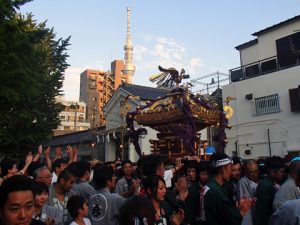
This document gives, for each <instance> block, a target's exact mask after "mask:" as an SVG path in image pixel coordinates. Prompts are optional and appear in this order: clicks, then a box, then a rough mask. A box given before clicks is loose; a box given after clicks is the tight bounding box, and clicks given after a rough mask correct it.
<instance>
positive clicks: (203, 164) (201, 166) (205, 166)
mask: <svg viewBox="0 0 300 225" xmlns="http://www.w3.org/2000/svg"><path fill="white" fill-rule="evenodd" d="M209 170H210V162H209V161H203V160H201V161H200V163H198V164H197V173H198V174H200V173H201V172H203V171H208V172H209Z"/></svg>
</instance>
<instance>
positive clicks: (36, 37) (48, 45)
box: [0, 0, 70, 153]
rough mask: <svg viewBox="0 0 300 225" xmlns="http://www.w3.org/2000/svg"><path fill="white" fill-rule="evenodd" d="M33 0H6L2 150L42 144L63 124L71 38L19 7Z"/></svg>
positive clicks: (0, 8) (0, 2)
mask: <svg viewBox="0 0 300 225" xmlns="http://www.w3.org/2000/svg"><path fill="white" fill-rule="evenodd" d="M26 2H28V0H0V115H1V117H0V149H1V152H6V153H9V152H21V151H26V150H28V149H31V148H32V147H33V146H36V145H38V144H39V143H41V142H42V141H43V140H45V139H46V138H47V137H49V135H50V134H51V131H52V130H53V129H55V128H56V127H57V126H58V124H59V118H58V113H59V112H60V111H61V106H60V105H59V104H58V103H57V102H56V101H55V97H56V96H58V95H60V94H61V88H62V84H63V80H64V71H65V69H66V68H67V67H68V64H67V58H68V54H67V53H66V51H67V47H68V46H69V39H70V37H68V38H66V39H58V40H56V35H55V33H54V30H53V29H49V28H47V27H46V22H43V23H37V22H36V21H34V19H33V16H32V15H31V14H28V15H21V14H19V13H18V12H17V10H18V9H19V7H20V6H22V5H23V4H25V3H26Z"/></svg>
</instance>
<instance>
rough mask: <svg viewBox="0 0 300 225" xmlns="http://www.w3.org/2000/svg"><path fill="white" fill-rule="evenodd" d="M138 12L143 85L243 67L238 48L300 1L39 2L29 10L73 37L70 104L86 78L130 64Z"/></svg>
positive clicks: (136, 55)
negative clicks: (163, 75) (127, 52)
mask: <svg viewBox="0 0 300 225" xmlns="http://www.w3.org/2000/svg"><path fill="white" fill-rule="evenodd" d="M127 6H129V7H131V9H132V15H131V32H132V39H133V45H134V52H133V61H134V63H135V64H136V68H137V69H136V72H135V75H134V77H133V82H134V83H135V84H140V85H146V86H155V84H153V83H151V82H150V81H149V77H150V76H151V75H152V74H156V73H158V72H159V71H158V69H157V66H158V65H161V66H163V67H175V68H177V69H178V70H180V69H181V68H184V69H185V70H186V73H187V74H190V76H191V78H192V79H193V78H197V77H201V76H204V75H207V74H210V73H213V72H216V71H221V72H225V73H228V70H229V69H232V68H235V67H238V66H239V54H238V51H237V50H235V49H234V47H235V46H237V45H239V44H242V43H245V42H248V41H250V40H252V39H254V38H255V37H254V36H251V34H252V33H254V32H256V31H259V30H261V29H264V28H266V27H269V26H272V25H274V24H277V23H279V22H282V21H284V20H287V19H289V18H292V17H294V16H296V15H299V14H300V1H299V0H287V1H282V0H281V1H279V0H278V1H274V0H251V1H242V0H227V1H224V0H223V1H222V0H219V1H216V0H185V1H183V0H151V1H150V0H148V1H146V0H131V1H130V0H85V1H83V0H34V1H32V2H29V3H27V4H25V5H24V6H23V7H22V8H21V13H29V12H31V13H32V14H33V15H34V18H35V19H36V20H37V21H38V22H43V21H45V20H47V26H48V27H54V30H55V32H56V34H57V38H60V37H62V38H66V37H68V36H71V41H70V42H71V46H70V47H69V50H68V53H69V55H70V57H69V59H68V63H69V64H70V67H69V68H68V69H67V70H66V73H65V82H64V88H63V89H64V92H65V97H66V99H74V100H76V99H78V96H79V80H80V73H81V72H82V71H84V70H85V69H88V68H89V69H100V70H105V71H106V70H110V62H111V61H112V60H114V59H123V57H124V50H123V47H124V44H125V38H126V22H127V21H126V19H127V16H126V7H127Z"/></svg>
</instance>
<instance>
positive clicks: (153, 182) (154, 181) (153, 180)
mask: <svg viewBox="0 0 300 225" xmlns="http://www.w3.org/2000/svg"><path fill="white" fill-rule="evenodd" d="M159 181H162V182H163V183H164V184H166V182H165V180H164V179H163V178H162V177H160V176H157V175H153V176H148V177H147V178H146V179H144V181H143V186H144V187H145V190H146V192H147V194H148V195H149V196H150V197H154V198H155V197H156V194H157V189H158V184H159ZM148 190H149V191H150V192H151V193H148Z"/></svg>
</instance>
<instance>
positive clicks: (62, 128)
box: [55, 98, 90, 135]
mask: <svg viewBox="0 0 300 225" xmlns="http://www.w3.org/2000/svg"><path fill="white" fill-rule="evenodd" d="M57 100H58V102H60V103H61V104H62V105H63V111H62V112H60V113H59V118H60V121H61V122H60V125H59V126H58V128H57V129H56V130H55V134H57V135H60V134H65V133H71V132H76V131H83V130H87V129H89V128H90V123H89V122H87V121H86V104H85V103H84V102H79V101H67V100H64V99H62V98H60V99H57Z"/></svg>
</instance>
